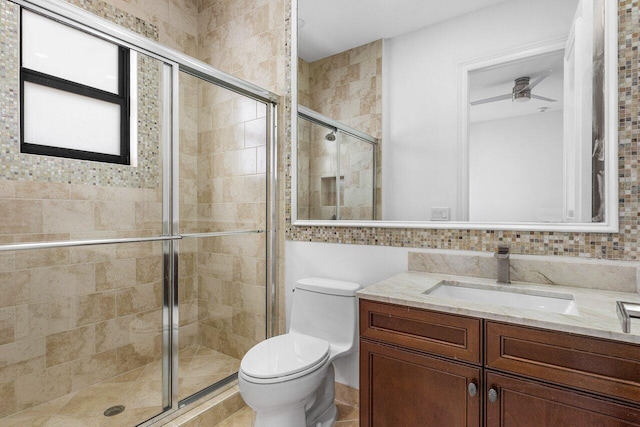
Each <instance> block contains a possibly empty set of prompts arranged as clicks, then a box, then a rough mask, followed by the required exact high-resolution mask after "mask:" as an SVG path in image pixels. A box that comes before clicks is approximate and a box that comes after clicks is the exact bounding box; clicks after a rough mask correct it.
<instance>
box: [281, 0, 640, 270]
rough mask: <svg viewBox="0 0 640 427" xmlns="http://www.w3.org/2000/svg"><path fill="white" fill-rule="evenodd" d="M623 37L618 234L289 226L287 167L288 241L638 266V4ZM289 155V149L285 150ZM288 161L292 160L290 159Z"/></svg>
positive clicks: (624, 12) (626, 5)
mask: <svg viewBox="0 0 640 427" xmlns="http://www.w3.org/2000/svg"><path fill="white" fill-rule="evenodd" d="M618 18H619V32H618V40H619V42H618V46H619V54H618V57H619V68H618V70H619V91H618V94H619V129H618V132H619V134H618V141H619V147H618V156H619V162H618V164H619V216H620V231H619V232H618V233H608V234H607V233H562V232H526V231H525V232H522V231H501V230H429V229H410V228H407V229H388V228H378V227H374V228H359V227H317V226H313V227H295V226H293V225H292V224H291V207H290V202H289V201H290V200H291V180H290V177H291V165H290V161H289V163H288V165H287V172H288V174H287V175H288V176H287V182H286V195H285V197H286V199H287V208H286V210H287V212H286V215H287V229H286V235H287V239H289V240H297V241H311V242H328V243H345V244H362V245H381V246H399V247H415V248H438V249H453V250H473V251H483V252H493V251H495V249H496V247H497V245H498V244H499V243H500V244H504V243H508V244H509V245H510V246H511V250H512V252H513V253H518V254H530V255H559V256H573V257H578V256H580V257H591V258H602V259H619V260H637V259H639V258H640V256H639V255H640V254H639V251H638V238H639V232H638V217H639V215H640V198H639V191H638V186H639V182H638V166H639V164H638V163H639V157H638V139H639V137H640V126H639V124H638V115H639V113H640V98H639V96H638V71H639V65H640V57H639V56H638V45H639V44H640V36H639V34H638V31H637V29H638V27H639V26H640V2H639V1H638V0H620V1H619V8H618ZM287 148H288V150H287V153H290V151H291V147H290V146H289V147H287ZM289 160H290V159H289Z"/></svg>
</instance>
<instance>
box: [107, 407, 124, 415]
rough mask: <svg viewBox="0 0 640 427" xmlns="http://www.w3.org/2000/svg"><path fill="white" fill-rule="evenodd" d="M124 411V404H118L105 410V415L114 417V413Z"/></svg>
mask: <svg viewBox="0 0 640 427" xmlns="http://www.w3.org/2000/svg"><path fill="white" fill-rule="evenodd" d="M122 412H124V405H116V406H112V407H111V408H107V410H106V411H104V412H103V414H104V416H105V417H113V416H114V415H118V414H121V413H122Z"/></svg>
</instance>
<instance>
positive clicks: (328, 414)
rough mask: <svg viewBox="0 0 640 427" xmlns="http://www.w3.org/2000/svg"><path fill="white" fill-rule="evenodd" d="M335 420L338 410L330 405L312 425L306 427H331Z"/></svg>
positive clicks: (333, 405)
mask: <svg viewBox="0 0 640 427" xmlns="http://www.w3.org/2000/svg"><path fill="white" fill-rule="evenodd" d="M337 419H338V408H337V407H336V405H335V404H332V405H331V406H329V407H328V408H327V410H326V411H325V412H324V413H323V414H322V415H321V416H320V417H319V418H318V419H317V420H316V421H315V422H314V423H313V424H307V427H333V426H334V424H335V423H336V420H337Z"/></svg>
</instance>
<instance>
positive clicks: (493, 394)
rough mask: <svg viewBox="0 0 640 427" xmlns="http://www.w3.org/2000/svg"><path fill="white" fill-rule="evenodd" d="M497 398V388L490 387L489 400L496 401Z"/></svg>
mask: <svg viewBox="0 0 640 427" xmlns="http://www.w3.org/2000/svg"><path fill="white" fill-rule="evenodd" d="M497 400H498V390H496V389H495V388H493V387H491V389H489V402H491V403H496V401H497Z"/></svg>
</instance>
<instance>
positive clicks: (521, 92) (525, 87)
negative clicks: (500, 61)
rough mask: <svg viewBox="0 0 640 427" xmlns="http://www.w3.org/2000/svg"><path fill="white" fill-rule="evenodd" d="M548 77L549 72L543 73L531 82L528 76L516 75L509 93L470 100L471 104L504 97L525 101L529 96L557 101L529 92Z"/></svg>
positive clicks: (514, 100)
mask: <svg viewBox="0 0 640 427" xmlns="http://www.w3.org/2000/svg"><path fill="white" fill-rule="evenodd" d="M547 77H549V74H545V75H543V76H540V77H538V78H537V79H536V80H534V81H533V83H529V81H530V78H529V77H518V78H517V79H516V80H515V85H514V86H513V90H512V92H511V93H507V94H504V95H500V96H494V97H492V98H485V99H479V100H477V101H472V102H470V104H471V105H480V104H488V103H489V102H496V101H503V100H505V99H511V100H512V101H513V102H526V101H529V100H530V99H531V98H533V99H539V100H541V101H547V102H558V101H557V100H555V99H551V98H545V97H544V96H539V95H534V94H532V93H531V90H532V89H533V88H534V87H536V86H538V85H539V84H540V82H542V81H543V80H544V79H546V78H547Z"/></svg>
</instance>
